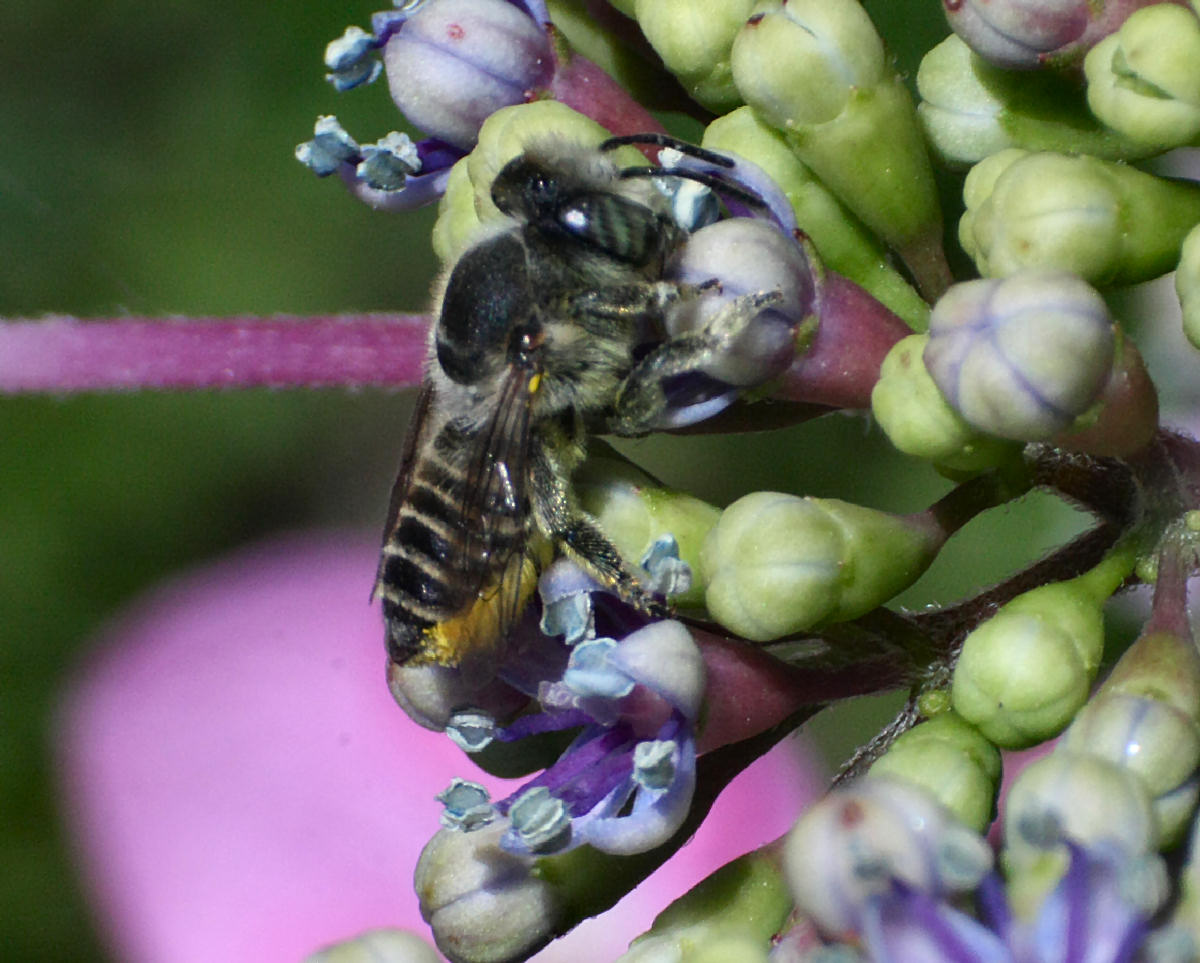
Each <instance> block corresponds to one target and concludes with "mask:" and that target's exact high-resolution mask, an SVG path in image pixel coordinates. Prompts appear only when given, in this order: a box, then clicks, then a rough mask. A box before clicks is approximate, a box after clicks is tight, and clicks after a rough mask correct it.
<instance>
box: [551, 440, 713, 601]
mask: <svg viewBox="0 0 1200 963" xmlns="http://www.w3.org/2000/svg"><path fill="white" fill-rule="evenodd" d="M575 490H576V491H577V492H578V494H579V500H580V503H581V504H582V506H583V508H584V509H585V510H586V511H587V512H589V513H590V514H591V515H592V516H593V517H595V519H596V521H598V522H599V523H600V527H601V528H602V529H604V532H605V534H607V535H608V537H609V538H611V539H612V540H613V544H615V545H616V547H617V548H618V549H620V551H621V554H622V555H623V556H624V557H625V558H629V559H635V560H636V559H639V558H641V557H642V556H643V555H644V554H645V552H646V550H647V549H648V548H649V547H650V546H651V545H652V544H654V542H655V541H656V540H657V539H659V538H660V537H662V536H663V535H672V536H674V538H675V541H676V542H677V543H678V546H679V557H680V559H681V560H682V561H683V562H685V563H686V564H687V565H688V566H689V567H690V568H691V570H692V571H693V572H695V571H698V569H699V566H700V550H701V545H703V543H704V538H705V536H707V535H708V533H709V531H710V530H711V529H712V527H713V526H714V525H715V524H716V523H717V519H718V518H720V516H721V510H720V509H719V508H717V507H715V506H713V505H709V504H708V503H707V502H702V501H701V500H700V499H698V498H693V497H692V496H691V495H685V494H683V493H682V492H676V491H672V490H671V489H667V488H663V487H662V486H661V485H660V484H658V483H657V482H656V481H655V480H654V479H652V478H651V477H650V476H649V475H646V474H644V473H643V472H641V471H639V470H638V469H637V468H635V467H634V466H632V465H630V464H629V463H628V462H623V461H618V460H616V459H612V458H591V459H589V460H588V462H587V464H586V465H585V466H584V468H583V469H582V470H581V471H580V472H579V473H578V474H577V475H576V478H575ZM672 601H673V602H675V603H676V604H678V605H681V606H684V607H689V606H691V607H699V606H701V605H703V604H704V587H703V586H702V585H700V584H699V580H698V579H696V580H693V583H692V587H691V588H690V589H689V590H688V591H686V592H683V593H681V594H679V595H676V596H674V597H673V598H672Z"/></svg>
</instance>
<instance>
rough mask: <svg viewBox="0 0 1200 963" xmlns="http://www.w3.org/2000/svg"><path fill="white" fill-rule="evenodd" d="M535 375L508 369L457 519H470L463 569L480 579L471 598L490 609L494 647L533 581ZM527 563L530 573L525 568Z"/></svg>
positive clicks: (510, 625)
mask: <svg viewBox="0 0 1200 963" xmlns="http://www.w3.org/2000/svg"><path fill="white" fill-rule="evenodd" d="M534 377H535V373H534V372H532V371H530V370H529V369H526V368H521V367H518V366H513V367H512V368H510V369H509V372H508V375H507V377H506V378H505V381H504V385H503V388H502V390H501V392H500V397H499V399H498V403H497V404H496V406H495V408H494V409H493V411H492V412H491V415H490V417H489V418H488V421H487V423H486V425H485V426H484V428H483V431H482V432H481V433H480V435H479V443H478V448H477V449H476V451H475V452H473V454H472V457H471V460H470V463H469V464H470V467H469V469H468V471H467V477H466V486H465V489H464V492H463V517H464V518H467V519H472V520H476V522H477V523H476V524H473V525H471V526H470V534H469V536H468V537H467V538H466V539H465V540H464V558H463V562H464V563H465V564H464V569H466V570H478V571H479V572H480V573H481V574H480V576H479V578H478V579H477V580H475V582H474V585H473V595H474V596H475V597H477V598H480V599H488V600H490V602H491V605H492V606H493V607H494V613H495V619H496V622H495V625H496V628H495V639H494V640H492V641H493V643H494V644H500V643H502V642H503V641H504V639H505V638H506V637H507V636H508V634H509V632H510V631H511V630H512V628H513V625H514V624H515V622H516V621H517V619H518V618H519V617H520V615H521V612H522V610H523V609H524V607H525V603H526V602H527V601H528V596H529V594H530V592H531V591H532V585H531V584H530V582H529V579H530V578H531V577H533V578H536V560H535V559H534V558H533V556H532V555H531V553H530V551H529V546H528V542H529V525H530V509H529V451H530V443H531V425H532V422H531V418H530V401H531V394H530V385H531V381H532V379H533V378H534ZM528 564H532V565H533V566H534V567H533V569H530V570H527V569H526V566H527V565H528Z"/></svg>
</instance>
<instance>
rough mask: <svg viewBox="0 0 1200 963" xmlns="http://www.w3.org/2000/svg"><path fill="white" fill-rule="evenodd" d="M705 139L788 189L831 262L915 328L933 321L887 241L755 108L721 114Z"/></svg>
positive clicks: (803, 224) (798, 215)
mask: <svg viewBox="0 0 1200 963" xmlns="http://www.w3.org/2000/svg"><path fill="white" fill-rule="evenodd" d="M701 144H702V146H704V147H708V148H710V149H712V150H719V151H725V152H726V153H731V154H738V155H740V156H742V157H745V158H746V159H747V160H750V161H753V162H754V163H755V164H757V165H758V166H759V167H761V168H762V169H763V170H764V171H765V172H766V173H767V174H768V175H769V176H770V177H771V179H772V180H773V181H775V183H776V184H778V185H779V186H780V188H781V189H782V190H783V193H784V194H785V195H786V197H787V199H788V201H789V202H790V203H791V205H792V210H793V211H794V212H795V214H796V222H797V223H798V224H799V225H800V228H801V230H803V231H804V232H805V233H806V234H807V235H808V236H809V238H810V239H811V240H812V242H813V244H814V245H815V246H816V248H817V251H818V253H819V254H820V255H821V260H822V261H823V262H824V263H825V264H826V265H828V266H829V267H831V268H833V270H835V271H837V272H838V273H839V274H844V275H845V276H846V277H848V278H850V280H852V281H854V282H855V283H856V284H859V285H861V286H862V287H864V288H866V289H867V290H868V291H870V292H871V294H873V295H874V296H875V297H876V298H878V299H879V300H880V301H881V302H883V303H884V304H885V305H886V306H887V307H888V308H890V309H891V310H892V311H894V312H895V313H896V314H898V315H899V316H900V317H902V318H903V319H904V320H905V321H907V322H908V324H909V325H910V326H911V327H912V328H914V329H915V330H923V329H924V328H925V327H927V326H928V323H929V305H928V304H926V303H925V302H924V301H923V300H922V299H921V297H920V295H918V294H917V292H916V291H914V290H913V288H912V286H911V285H910V284H909V283H908V282H907V281H905V280H904V278H903V277H901V276H900V273H899V272H898V271H897V270H896V269H895V268H893V267H892V266H891V264H889V263H888V259H887V254H886V252H885V250H884V248H883V246H882V245H881V244H880V243H879V242H878V241H877V240H876V239H875V237H874V236H873V235H872V234H871V233H870V232H869V231H867V230H866V228H864V227H863V226H862V224H861V223H860V222H859V220H858V219H857V218H856V217H855V216H854V215H853V214H851V213H850V212H849V211H847V210H846V208H845V207H844V206H843V205H842V203H841V202H840V201H839V200H838V199H837V198H836V197H834V196H833V194H831V193H830V192H829V190H828V189H827V188H826V187H825V185H823V184H822V183H821V182H820V181H819V180H817V178H816V177H815V176H814V175H813V173H812V171H810V170H809V169H808V168H807V167H806V166H805V165H804V164H803V162H801V161H800V159H799V158H798V157H796V155H795V154H794V153H793V152H792V149H791V148H790V147H788V144H787V141H786V140H785V139H784V136H783V135H782V134H781V133H779V131H777V130H775V129H774V128H773V127H770V126H769V125H767V124H766V123H764V122H763V120H762V119H761V118H760V117H759V116H758V114H756V113H755V112H754V110H753V109H752V108H750V107H739V108H738V109H737V110H735V111H733V112H732V113H729V114H726V115H725V116H724V117H718V118H717V119H716V120H714V121H713V122H712V123H711V124H709V125H708V127H707V128H706V129H705V131H704V139H703V140H702V141H701Z"/></svg>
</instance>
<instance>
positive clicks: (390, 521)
mask: <svg viewBox="0 0 1200 963" xmlns="http://www.w3.org/2000/svg"><path fill="white" fill-rule="evenodd" d="M432 401H433V386H432V384H431V383H430V382H429V381H428V380H426V381H424V382H422V384H421V390H420V392H418V394H417V402H416V404H415V405H414V406H413V413H412V419H411V420H410V421H409V423H408V433H407V434H406V435H405V436H404V451H403V453H402V454H401V455H400V473H399V474H398V475H397V476H396V482H395V484H393V485H392V495H391V499H390V500H389V502H388V513H387V524H386V525H384V526H383V544H384V545H386V544H387V543H388V541H389V540H390V539H391V538H392V533H393V532H394V531H395V530H396V521H397V517H398V516H399V514H400V506H401V505H402V504H403V503H404V499H405V497H406V496H407V495H408V486H409V484H410V483H411V482H412V474H413V468H414V467H415V466H416V460H417V452H418V451H419V450H420V448H421V444H422V442H423V440H424V438H425V436H426V435H427V434H428V433H429V432H430V431H431V430H432V429H433V419H432V418H430V417H429V411H430V406H431V403H432ZM386 561H387V556H384V557H383V558H381V559H380V561H379V568H378V570H377V571H376V573H375V587H374V589H373V590H372V593H371V597H372V598H373V599H374V598H377V597H378V596H379V594H380V592H381V590H382V589H383V584H382V583H383V566H384V563H385V562H386Z"/></svg>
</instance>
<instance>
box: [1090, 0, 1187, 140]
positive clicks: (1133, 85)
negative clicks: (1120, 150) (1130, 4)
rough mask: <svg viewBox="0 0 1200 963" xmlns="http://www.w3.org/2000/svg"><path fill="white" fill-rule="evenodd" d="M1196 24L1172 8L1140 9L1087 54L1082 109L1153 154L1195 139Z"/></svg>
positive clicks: (1181, 12) (1183, 11)
mask: <svg viewBox="0 0 1200 963" xmlns="http://www.w3.org/2000/svg"><path fill="white" fill-rule="evenodd" d="M1197 64H1200V20H1198V19H1197V18H1196V15H1195V14H1194V13H1191V12H1190V11H1188V10H1185V9H1184V8H1183V7H1179V6H1175V5H1174V4H1168V3H1160V4H1156V5H1154V6H1151V7H1144V8H1143V9H1141V10H1137V11H1135V12H1134V13H1132V14H1131V15H1130V16H1129V19H1127V20H1126V21H1125V23H1124V24H1122V25H1121V29H1120V30H1118V31H1117V32H1116V33H1114V34H1110V35H1109V36H1108V37H1105V38H1104V39H1103V40H1101V41H1100V43H1098V44H1097V45H1096V46H1095V47H1093V48H1092V49H1091V51H1089V52H1088V55H1087V57H1086V58H1085V59H1084V61H1083V70H1084V73H1085V74H1086V75H1087V81H1088V90H1087V98H1088V105H1089V106H1090V107H1091V108H1092V112H1093V113H1094V114H1095V115H1096V116H1097V117H1099V118H1100V119H1101V120H1102V121H1104V123H1106V124H1108V126H1109V127H1112V128H1113V129H1114V130H1118V131H1120V132H1121V133H1122V134H1125V135H1126V136H1128V137H1129V138H1131V139H1133V140H1138V141H1142V142H1143V143H1146V144H1148V145H1153V146H1154V147H1156V148H1158V149H1162V150H1165V149H1168V148H1171V147H1178V146H1180V145H1181V144H1186V143H1188V142H1189V141H1192V140H1194V139H1195V138H1196V136H1197V135H1200V70H1198V69H1197V67H1196V65H1197Z"/></svg>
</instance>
